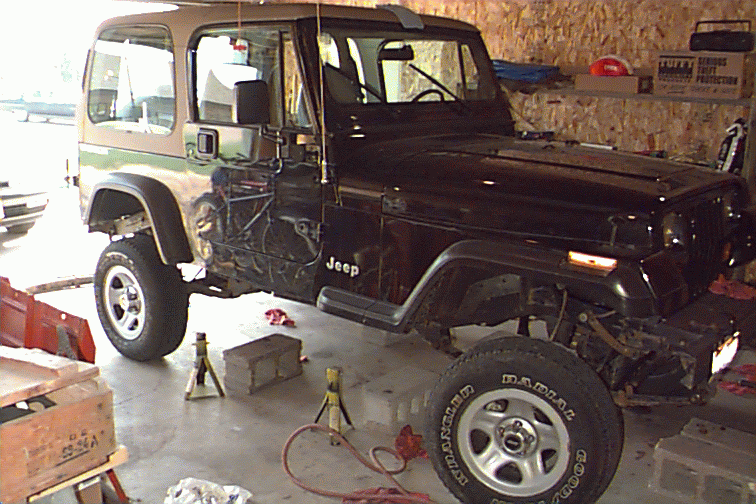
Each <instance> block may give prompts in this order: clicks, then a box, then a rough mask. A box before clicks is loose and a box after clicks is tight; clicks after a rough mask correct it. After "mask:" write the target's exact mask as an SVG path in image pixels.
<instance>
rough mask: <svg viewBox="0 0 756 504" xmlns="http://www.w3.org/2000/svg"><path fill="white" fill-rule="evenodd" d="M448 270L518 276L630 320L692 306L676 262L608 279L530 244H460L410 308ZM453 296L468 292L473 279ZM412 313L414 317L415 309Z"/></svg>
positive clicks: (632, 264) (636, 266)
mask: <svg viewBox="0 0 756 504" xmlns="http://www.w3.org/2000/svg"><path fill="white" fill-rule="evenodd" d="M449 268H472V269H474V270H482V271H487V272H491V273H492V275H491V276H495V275H502V274H506V275H514V276H517V277H520V278H523V279H527V281H528V282H529V283H530V284H533V285H546V286H554V285H560V286H562V287H563V288H565V289H567V290H568V291H569V292H570V294H571V295H572V296H574V297H577V298H579V299H582V300H584V301H586V302H590V303H594V304H597V305H600V306H603V307H605V308H608V309H612V310H616V311H617V312H619V313H622V314H624V315H626V316H629V317H648V316H652V315H664V314H667V313H669V312H671V311H674V310H676V309H678V308H680V307H682V306H683V305H684V304H685V303H686V302H687V300H688V291H687V285H686V284H685V281H684V279H683V278H682V276H681V275H680V274H679V270H678V269H677V267H676V266H675V264H674V262H673V261H672V259H671V258H669V257H667V256H666V255H665V254H656V255H654V256H651V257H650V258H647V259H646V260H644V261H631V260H623V259H619V260H618V261H617V267H616V269H614V270H613V271H611V272H609V273H604V272H599V271H593V270H589V269H587V268H579V267H575V266H573V265H571V264H569V263H568V261H567V253H566V252H563V251H554V250H548V249H542V248H537V247H533V246H530V245H527V244H511V243H498V242H490V241H483V240H466V241H461V242H457V243H455V244H454V245H452V246H450V247H449V248H447V249H446V250H445V251H444V252H443V253H441V254H440V255H439V256H438V257H437V258H436V260H435V261H434V263H433V264H432V265H431V267H430V268H429V269H428V271H426V273H425V275H424V276H423V278H422V279H421V281H420V282H419V283H418V285H417V286H416V288H415V289H414V290H413V292H412V294H411V295H410V296H409V298H408V299H407V301H406V302H405V305H409V306H414V307H419V306H420V305H421V304H422V301H423V299H424V298H425V295H426V294H427V293H428V292H429V291H430V289H431V288H432V286H433V285H434V284H435V282H436V280H435V279H439V278H441V276H442V275H443V274H444V272H445V271H447V270H448V269H449ZM461 277H462V278H460V279H459V280H457V282H458V285H456V286H454V287H453V290H456V291H460V290H463V289H467V287H468V286H469V284H467V285H466V284H465V278H467V277H468V275H464V276H461ZM410 311H414V310H413V309H412V308H410Z"/></svg>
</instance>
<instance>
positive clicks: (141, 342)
mask: <svg viewBox="0 0 756 504" xmlns="http://www.w3.org/2000/svg"><path fill="white" fill-rule="evenodd" d="M94 291H95V300H96V304H97V314H98V316H99V318H100V322H101V323H102V327H103V329H104V330H105V334H106V335H107V336H108V339H110V341H111V343H113V346H115V347H116V349H117V350H118V351H119V352H120V353H122V354H123V355H125V356H126V357H128V358H130V359H134V360H138V361H146V360H152V359H158V358H160V357H163V356H165V355H168V354H169V353H171V352H173V351H174V350H175V349H176V348H178V346H179V345H180V344H181V341H182V340H183V338H184V333H185V332H186V322H187V314H188V313H187V310H188V293H187V289H186V285H185V284H184V282H183V280H182V279H181V274H180V272H179V270H178V269H177V268H176V267H174V266H168V265H165V264H163V262H162V261H161V260H160V257H159V256H158V253H157V250H156V248H155V243H154V241H153V240H152V237H150V236H146V235H136V236H134V237H131V238H126V239H123V240H118V241H114V242H112V243H110V245H108V246H107V247H106V248H105V250H103V252H102V254H100V259H99V260H98V261H97V269H96V270H95V275H94Z"/></svg>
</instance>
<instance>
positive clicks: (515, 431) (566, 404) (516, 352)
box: [426, 337, 623, 504]
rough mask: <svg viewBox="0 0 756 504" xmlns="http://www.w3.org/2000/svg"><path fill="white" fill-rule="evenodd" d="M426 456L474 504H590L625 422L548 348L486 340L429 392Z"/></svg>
mask: <svg viewBox="0 0 756 504" xmlns="http://www.w3.org/2000/svg"><path fill="white" fill-rule="evenodd" d="M426 425H427V432H426V436H427V439H428V446H429V449H428V452H429V454H430V456H431V460H432V461H433V465H434V467H435V469H436V471H437V473H438V475H439V477H440V478H441V480H442V481H443V483H444V484H445V485H446V486H447V487H448V488H449V490H451V492H452V493H454V495H456V496H457V497H458V498H459V499H460V500H462V501H463V502H466V503H471V504H477V503H481V504H482V503H486V504H489V503H491V502H511V503H531V502H532V503H540V502H548V503H552V502H559V503H581V504H588V503H593V502H595V501H596V500H597V499H598V498H599V496H600V495H601V494H602V493H603V492H604V490H605V489H606V487H607V486H608V485H609V483H610V481H611V479H612V477H613V476H614V472H615V470H616V468H617V465H618V463H619V458H620V455H621V451H622V443H623V429H622V417H621V416H620V414H619V411H618V409H617V407H616V406H615V405H614V402H613V401H612V398H611V395H610V394H609V392H608V390H607V389H606V387H605V386H604V384H603V382H602V381H601V380H600V379H599V378H598V376H597V375H596V374H595V372H594V371H593V370H591V369H590V368H589V367H588V366H587V365H586V364H585V363H584V362H582V361H581V360H580V359H579V358H577V357H576V356H575V355H573V354H572V353H570V352H569V351H568V350H566V349H564V348H562V347H559V346H557V345H555V344H553V343H549V342H546V341H542V340H533V339H529V338H522V337H504V338H497V339H492V340H486V341H484V342H482V343H481V344H480V345H478V346H476V347H475V348H473V349H472V350H470V351H468V352H467V353H465V354H463V355H462V356H461V357H460V358H459V359H458V360H457V361H456V362H455V363H454V364H452V365H451V366H450V367H449V369H448V370H447V371H446V373H445V374H444V376H443V377H442V379H441V381H440V382H439V383H438V385H437V386H436V389H435V390H434V392H433V398H432V401H431V406H430V409H429V413H428V419H427V422H426Z"/></svg>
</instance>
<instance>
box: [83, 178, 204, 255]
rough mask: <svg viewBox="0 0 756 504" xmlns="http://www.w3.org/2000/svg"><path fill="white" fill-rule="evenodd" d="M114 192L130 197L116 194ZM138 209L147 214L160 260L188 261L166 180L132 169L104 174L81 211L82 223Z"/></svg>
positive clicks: (94, 223)
mask: <svg viewBox="0 0 756 504" xmlns="http://www.w3.org/2000/svg"><path fill="white" fill-rule="evenodd" d="M115 194H117V195H128V196H130V198H123V197H119V198H115V197H113V195H115ZM116 202H117V203H116ZM111 203H112V205H111ZM139 206H141V208H139ZM141 210H144V211H145V213H146V214H147V216H148V217H149V220H150V227H151V229H152V233H153V235H154V237H155V244H156V246H157V249H158V252H159V253H160V257H161V259H162V261H163V262H164V263H165V264H178V263H181V262H191V261H192V260H193V256H192V252H191V249H190V247H189V242H188V240H187V238H186V233H185V231H184V224H183V220H182V218H181V210H180V209H179V206H178V203H177V202H176V198H175V197H174V196H173V193H171V191H170V189H168V187H167V186H166V185H165V184H163V183H161V182H159V181H157V180H155V179H153V178H150V177H146V176H144V175H139V174H135V173H110V174H108V175H106V176H105V177H104V178H103V179H101V180H100V181H98V182H97V184H95V186H94V187H93V188H92V198H91V204H90V205H88V206H87V209H86V211H85V213H84V223H85V224H87V225H89V226H90V228H93V227H97V224H98V223H101V222H105V221H110V220H114V219H118V218H121V217H123V216H126V215H131V214H134V213H137V212H139V211H141Z"/></svg>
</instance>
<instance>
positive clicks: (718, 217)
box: [683, 198, 725, 296]
mask: <svg viewBox="0 0 756 504" xmlns="http://www.w3.org/2000/svg"><path fill="white" fill-rule="evenodd" d="M686 214H687V216H688V217H689V221H688V222H689V223H690V228H689V230H690V235H689V237H688V243H689V246H688V263H687V264H686V266H685V268H684V270H683V276H684V277H685V279H686V280H687V282H688V286H689V288H690V293H691V294H693V295H694V296H697V295H698V294H700V293H701V292H703V291H705V290H706V289H707V288H708V286H709V284H710V283H711V282H712V280H714V279H715V278H716V277H717V275H718V274H719V273H720V272H721V271H722V267H723V260H722V248H723V246H724V241H725V225H724V222H723V215H722V202H721V200H720V199H719V198H711V199H706V200H703V201H700V200H699V201H698V202H697V203H696V205H695V206H694V207H693V208H690V209H689V211H686Z"/></svg>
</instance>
